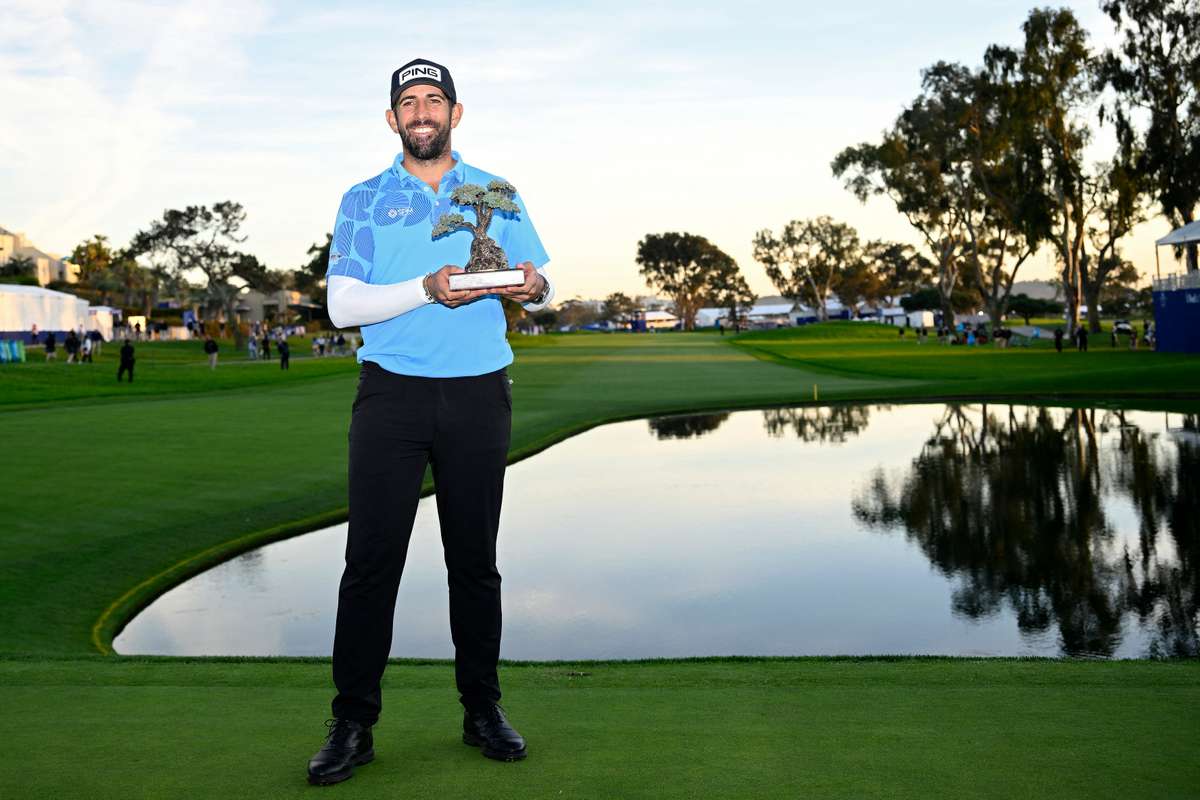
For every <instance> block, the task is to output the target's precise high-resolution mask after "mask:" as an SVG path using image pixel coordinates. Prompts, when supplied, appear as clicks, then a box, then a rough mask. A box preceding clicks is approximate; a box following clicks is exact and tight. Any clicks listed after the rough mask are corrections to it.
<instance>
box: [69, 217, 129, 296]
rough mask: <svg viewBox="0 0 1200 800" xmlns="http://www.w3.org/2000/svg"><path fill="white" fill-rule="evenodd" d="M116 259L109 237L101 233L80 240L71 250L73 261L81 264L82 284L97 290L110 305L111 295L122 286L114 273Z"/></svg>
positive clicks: (80, 279) (80, 276) (80, 280)
mask: <svg viewBox="0 0 1200 800" xmlns="http://www.w3.org/2000/svg"><path fill="white" fill-rule="evenodd" d="M115 260H116V254H115V253H114V252H113V250H112V248H111V247H109V245H108V237H107V236H103V235H101V234H96V235H94V236H93V237H92V238H90V239H86V240H84V241H83V242H80V243H79V244H77V245H75V249H74V250H72V251H71V261H72V262H73V263H75V264H78V265H79V282H80V284H82V285H83V286H85V287H87V288H89V289H91V290H93V291H95V292H97V293H98V294H99V295H100V302H101V303H103V304H104V305H108V300H109V295H110V294H111V293H112V292H115V291H116V290H117V289H119V288H120V287H121V284H120V281H119V280H118V279H117V276H116V275H114V274H113V262H114V261H115Z"/></svg>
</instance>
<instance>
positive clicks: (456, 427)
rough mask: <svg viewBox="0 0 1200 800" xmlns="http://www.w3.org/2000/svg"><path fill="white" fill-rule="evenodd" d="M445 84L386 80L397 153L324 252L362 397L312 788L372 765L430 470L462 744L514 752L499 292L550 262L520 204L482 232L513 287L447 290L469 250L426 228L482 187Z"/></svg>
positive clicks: (432, 67) (417, 73)
mask: <svg viewBox="0 0 1200 800" xmlns="http://www.w3.org/2000/svg"><path fill="white" fill-rule="evenodd" d="M462 116H463V106H462V104H461V103H459V102H458V95H457V93H456V92H455V89H454V81H453V80H452V79H451V77H450V72H449V70H447V69H446V67H444V66H442V65H441V64H436V63H434V62H432V61H427V60H425V59H415V60H413V61H410V62H409V63H407V64H405V65H404V66H403V67H401V68H400V69H398V70H396V71H395V72H394V73H393V74H392V82H391V103H390V107H389V109H388V111H387V122H388V125H389V126H390V127H391V129H392V131H394V132H395V133H397V134H399V135H400V142H401V145H402V148H403V149H402V152H401V153H400V154H399V155H398V156H396V159H395V161H394V162H393V163H392V165H391V166H390V167H388V168H387V169H386V170H384V171H383V172H381V173H380V174H378V175H376V176H375V177H373V178H371V179H369V180H367V181H364V182H362V183H360V184H357V185H356V186H354V187H352V188H351V189H350V191H348V192H346V194H345V195H344V196H343V197H342V202H341V206H340V207H339V209H338V214H337V220H336V222H335V224H334V229H333V241H332V243H331V245H330V248H329V267H328V271H327V276H328V297H329V300H328V304H329V317H330V319H331V321H332V322H333V324H334V325H335V326H336V327H338V328H348V327H353V326H359V327H360V328H361V330H362V337H363V345H362V347H361V348H359V350H358V354H357V355H358V361H359V363H360V364H361V365H362V366H361V367H360V371H359V378H358V391H357V395H356V397H355V400H354V405H353V409H352V411H351V415H350V476H349V477H350V525H349V534H348V536H347V541H346V566H345V571H344V572H343V573H342V579H341V584H340V587H339V592H338V612H337V628H336V631H335V634H334V643H333V682H334V684H335V685H336V687H337V694H336V696H335V697H334V700H333V719H332V720H328V721H327V722H326V725H327V727H328V728H329V731H328V733H327V734H326V740H325V744H324V746H323V747H322V748H321V749H320V751H319V752H318V753H317V754H316V755H315V756H313V758H312V759H311V760H310V761H309V764H308V780H309V782H310V783H314V784H327V783H336V782H338V781H342V780H345V779H347V778H349V777H351V775H352V774H353V769H354V767H355V766H356V765H359V764H365V763H367V762H369V761H371V760H372V759H373V758H374V756H375V751H374V748H373V738H372V734H371V727H372V726H373V725H374V724H375V723H376V721H377V720H378V719H379V714H380V709H381V708H382V696H381V692H380V678H381V677H382V675H383V671H384V667H385V666H386V664H387V658H388V652H389V650H390V648H391V642H392V618H393V614H394V612H395V607H396V593H397V590H398V588H399V585H400V575H401V573H402V572H403V570H404V559H405V555H406V553H407V550H408V540H409V536H410V535H411V533H412V525H413V518H414V516H415V514H416V510H417V499H418V495H419V493H420V490H421V481H422V479H423V477H424V475H425V468H426V465H432V467H433V478H434V482H435V484H436V489H437V509H438V518H439V521H440V524H441V534H442V547H443V549H444V551H445V560H446V569H447V571H448V577H449V587H450V634H451V638H452V639H453V641H454V670H455V679H456V682H457V685H458V693H459V701H460V702H461V703H462V705H463V709H464V712H463V734H462V738H463V741H464V742H465V743H466V744H469V745H473V746H478V747H480V748H481V749H482V752H483V754H484V755H485V756H487V757H489V758H494V759H498V760H502V761H514V760H517V759H521V758H524V757H525V754H526V750H525V740H524V739H523V738H522V737H521V735H520V734H519V733H517V731H516V730H514V729H513V728H512V726H511V725H510V724H509V723H508V720H507V719H506V718H505V714H504V712H503V710H502V709H501V708H500V706H499V705H498V701H499V700H500V682H499V680H498V678H497V675H496V663H497V661H498V659H499V657H500V573H499V572H498V571H497V570H496V533H497V529H498V527H499V523H500V503H501V496H502V493H503V489H504V466H505V461H506V459H507V454H508V445H509V434H510V423H511V414H512V393H511V390H510V382H509V379H508V373H507V371H506V369H505V368H506V367H507V366H508V365H509V364H511V363H512V358H513V356H512V350H511V349H510V348H509V346H508V342H507V340H506V339H505V333H506V327H507V326H506V323H505V317H504V309H503V308H502V307H501V302H500V301H501V298H502V297H507V298H509V299H511V300H514V301H517V302H519V303H522V304H523V305H524V307H525V308H526V310H528V311H537V310H538V309H541V308H543V307H545V306H546V305H547V304H548V303H549V302H550V300H551V298H552V296H553V289H552V287H551V285H550V282H549V280H548V279H547V278H546V277H545V275H543V274H542V273H541V272H540V271H539V270H540V268H542V267H543V266H544V265H545V264H546V262H547V261H548V258H547V256H546V252H545V250H544V249H543V248H542V243H541V241H540V240H539V239H538V236H537V232H536V231H535V230H534V228H533V224H532V223H531V222H530V220H529V215H528V213H527V212H526V211H525V205H524V203H523V201H522V200H521V198H520V196H519V195H518V196H516V197H514V198H513V199H514V201H515V202H516V204H517V206H518V208H519V209H520V211H519V213H514V214H507V213H502V212H496V214H495V216H494V217H493V219H492V223H491V227H490V228H489V230H488V234H489V235H490V236H491V237H492V238H493V239H494V240H495V241H496V242H497V243H498V244H499V245H500V246H501V247H502V248H503V249H504V251H505V253H506V254H507V256H508V259H509V263H510V264H511V265H513V266H514V267H519V268H520V269H521V270H523V271H524V273H525V282H524V284H523V285H520V286H511V287H506V288H503V289H487V290H479V289H476V290H466V291H452V290H451V289H450V287H449V280H448V279H449V277H450V275H452V274H454V273H456V272H462V271H463V266H464V265H465V264H466V263H467V260H468V258H469V254H470V246H471V241H472V234H471V232H470V231H467V230H460V231H457V232H455V233H452V234H449V235H446V236H440V237H438V238H437V239H436V240H435V239H434V238H433V236H432V230H433V226H434V224H435V223H436V222H437V220H438V219H439V218H440V217H441V216H442V215H443V214H445V213H451V212H456V213H464V215H468V216H471V215H472V212H471V211H470V210H468V209H464V208H461V207H457V206H455V205H453V204H452V203H451V201H450V194H451V192H453V191H454V189H455V187H457V186H460V185H462V184H464V183H473V184H478V185H482V186H486V185H487V184H488V183H489V182H491V181H493V180H498V178H497V177H496V176H494V175H491V174H489V173H486V172H484V171H483V170H481V169H478V168H476V167H473V166H470V165H468V164H466V163H465V162H464V161H463V160H462V156H460V155H459V154H458V153H457V152H455V151H454V150H451V149H450V135H451V131H452V130H453V129H454V128H456V127H458V124H459V122H461V121H462Z"/></svg>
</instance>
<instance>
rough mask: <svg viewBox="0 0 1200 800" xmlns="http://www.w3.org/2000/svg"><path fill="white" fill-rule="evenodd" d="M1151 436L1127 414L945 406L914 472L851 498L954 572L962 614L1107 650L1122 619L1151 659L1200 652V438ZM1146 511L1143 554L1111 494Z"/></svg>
mask: <svg viewBox="0 0 1200 800" xmlns="http://www.w3.org/2000/svg"><path fill="white" fill-rule="evenodd" d="M1196 428H1197V420H1196V417H1194V416H1193V417H1187V418H1185V421H1184V425H1183V428H1182V429H1179V430H1175V431H1168V432H1167V433H1166V434H1162V433H1148V432H1146V431H1143V430H1142V429H1141V428H1139V427H1138V426H1136V425H1133V424H1130V423H1129V422H1128V421H1127V420H1126V414H1125V413H1124V412H1120V411H1103V410H1101V411H1097V410H1094V409H1092V410H1079V409H1076V410H1068V409H1046V408H1034V407H1023V408H1017V407H1013V406H1008V407H1007V408H1005V409H1003V410H1001V411H999V412H997V411H996V410H995V409H993V408H989V407H988V406H987V405H984V406H982V407H975V406H957V405H951V406H947V407H946V410H945V413H944V414H943V416H942V417H941V419H940V420H938V422H937V423H936V424H935V426H934V431H933V433H932V435H931V436H930V437H929V439H928V441H926V443H925V445H924V446H923V447H922V450H921V453H920V454H919V455H918V456H917V457H916V458H915V459H913V462H912V465H911V467H910V468H908V470H907V472H906V473H905V474H902V475H899V476H888V475H886V474H885V473H884V472H883V471H882V470H877V471H876V472H875V473H874V474H873V475H872V477H871V478H870V480H869V481H868V483H867V484H866V486H865V487H864V488H863V489H862V490H860V492H859V493H858V495H857V496H856V497H855V499H854V500H853V503H852V508H853V513H854V515H855V517H856V518H857V519H858V520H859V521H860V522H862V523H863V524H865V525H866V526H868V527H871V528H876V529H880V530H885V531H891V530H903V531H904V532H905V536H906V537H907V538H908V539H909V540H910V541H912V542H914V543H916V544H917V546H919V547H920V549H921V551H922V552H923V553H924V554H925V556H926V557H927V558H928V559H929V560H930V562H931V563H932V564H933V565H934V566H935V567H936V568H937V569H938V570H939V571H941V572H942V573H943V574H944V575H946V576H948V577H952V578H955V579H957V580H958V582H959V585H958V588H957V589H956V590H955V591H954V595H953V599H952V605H953V609H954V611H955V613H956V614H959V615H962V616H964V617H967V618H970V619H979V618H982V617H985V616H988V615H991V614H994V613H996V612H998V611H1000V610H1001V608H1002V607H1003V606H1004V604H1006V603H1007V604H1008V606H1009V607H1010V608H1011V609H1012V610H1013V612H1014V613H1015V614H1016V617H1017V625H1018V627H1019V628H1020V630H1021V632H1022V634H1024V635H1034V636H1036V635H1039V634H1042V633H1045V632H1048V631H1050V630H1051V629H1053V628H1057V634H1058V638H1059V642H1060V646H1061V649H1062V652H1063V653H1064V654H1067V655H1072V656H1082V655H1093V656H1095V655H1099V656H1111V655H1112V654H1113V653H1114V652H1115V651H1116V649H1117V647H1118V646H1119V645H1120V643H1121V635H1122V625H1127V624H1132V623H1133V621H1134V620H1135V619H1136V620H1137V621H1138V623H1140V624H1141V625H1142V626H1143V627H1144V628H1145V629H1146V630H1147V633H1151V644H1150V646H1149V649H1148V652H1147V653H1145V655H1148V656H1155V657H1163V656H1193V657H1194V656H1197V655H1200V640H1198V637H1197V628H1198V620H1200V608H1198V598H1200V586H1198V570H1197V562H1198V560H1200V550H1198V547H1200V537H1198V535H1197V528H1198V526H1200V514H1198V512H1200V445H1198V440H1200V436H1197V434H1196ZM1116 498H1124V499H1126V500H1127V501H1129V502H1131V503H1132V505H1133V507H1134V508H1135V509H1136V510H1137V514H1138V517H1139V531H1138V537H1137V545H1136V550H1135V551H1132V552H1131V550H1130V548H1129V547H1128V546H1123V545H1122V542H1123V541H1125V540H1124V539H1123V538H1122V537H1120V536H1118V531H1116V530H1114V523H1113V521H1112V520H1111V519H1110V513H1109V512H1108V511H1106V502H1105V500H1106V499H1109V500H1110V503H1109V504H1108V507H1109V508H1111V500H1113V499H1116Z"/></svg>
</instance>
